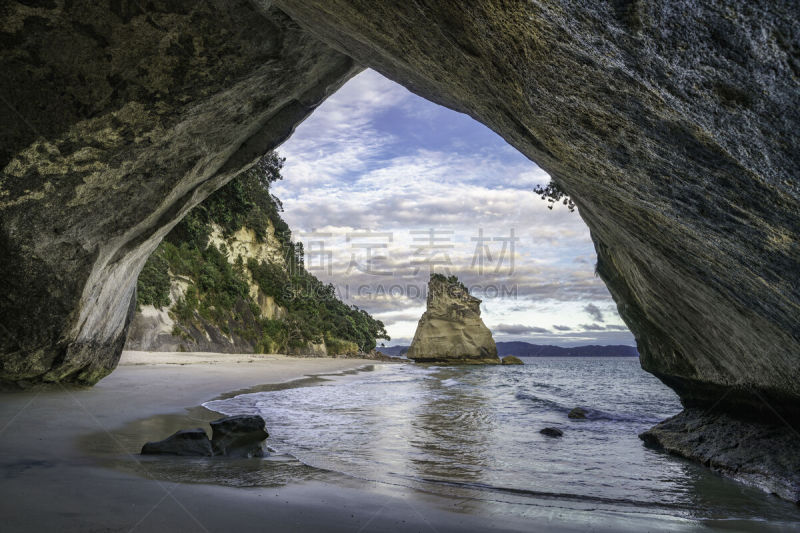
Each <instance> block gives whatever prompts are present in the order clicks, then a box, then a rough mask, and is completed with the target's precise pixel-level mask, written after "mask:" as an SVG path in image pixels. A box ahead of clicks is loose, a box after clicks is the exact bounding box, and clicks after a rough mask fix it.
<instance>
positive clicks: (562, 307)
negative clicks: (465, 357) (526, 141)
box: [273, 70, 634, 346]
mask: <svg viewBox="0 0 800 533" xmlns="http://www.w3.org/2000/svg"><path fill="white" fill-rule="evenodd" d="M279 152H280V153H281V154H282V155H283V156H285V157H286V165H285V167H284V171H283V175H284V180H283V181H282V182H279V183H277V184H276V185H275V186H274V189H273V192H274V193H275V194H276V196H278V197H279V198H280V199H281V200H282V202H283V205H284V208H285V212H284V218H285V219H286V221H287V222H288V224H289V226H290V227H291V228H292V231H293V234H294V238H295V240H297V241H301V242H303V244H304V246H305V249H306V267H307V268H308V269H309V270H310V271H311V272H312V273H314V274H315V275H316V276H317V277H319V278H320V279H322V280H323V281H326V282H330V283H333V284H334V285H335V286H336V287H337V291H338V293H339V295H340V296H341V297H342V298H343V299H345V300H346V301H348V303H352V304H356V305H358V306H359V307H362V308H364V309H366V310H367V311H369V312H370V313H372V314H373V315H374V316H375V317H376V318H379V319H380V320H383V322H384V323H385V324H386V326H387V330H388V332H389V334H390V335H391V336H392V341H391V342H390V343H389V344H408V343H409V342H410V340H411V338H412V337H413V335H414V330H415V328H416V324H417V321H418V320H419V317H420V316H421V314H422V312H423V311H424V310H425V300H424V287H425V286H426V283H427V279H428V276H429V274H430V271H431V270H434V271H436V272H442V273H445V274H447V273H450V274H456V275H458V276H459V278H461V279H462V281H464V282H465V283H466V285H467V286H468V287H470V289H471V292H472V293H473V294H474V295H475V296H477V297H479V298H481V299H482V300H483V303H482V304H481V310H482V316H483V320H484V322H485V323H486V324H487V326H489V328H490V329H491V330H492V332H493V334H494V337H495V340H497V341H504V340H527V341H530V342H534V343H541V344H545V343H547V344H557V345H563V346H570V345H577V344H590V343H591V344H631V345H632V344H634V341H633V336H632V335H631V334H630V332H629V331H628V330H627V328H626V327H625V326H624V324H623V322H622V321H621V319H620V318H619V316H618V314H617V311H616V306H615V305H614V302H613V301H612V299H611V296H610V295H609V293H608V290H607V289H606V287H605V285H604V284H603V283H602V281H600V279H599V278H597V277H596V276H595V274H594V265H595V261H596V257H595V253H594V247H593V246H592V243H591V239H590V238H589V230H588V229H587V228H586V226H585V224H584V223H583V222H582V220H581V219H580V216H579V215H578V213H577V212H574V213H570V212H569V211H568V210H567V209H566V208H564V207H561V206H557V207H556V208H555V209H553V210H552V211H551V210H549V209H547V203H546V202H544V201H543V200H541V199H540V198H539V197H538V196H536V195H535V194H534V193H533V187H534V186H535V185H536V184H544V183H547V181H549V177H548V175H547V174H546V173H545V172H544V171H543V170H541V169H540V168H539V167H537V166H536V165H535V164H534V163H532V162H531V161H529V160H528V159H527V158H526V157H525V156H523V155H522V154H520V153H519V152H517V151H516V150H515V149H514V148H512V147H511V146H509V145H508V144H507V143H506V142H505V141H504V140H503V139H502V138H500V137H499V136H498V135H496V134H495V133H494V132H492V131H491V130H489V129H488V128H486V127H485V126H483V125H482V124H480V123H478V122H476V121H474V120H472V119H471V118H470V117H468V116H466V115H462V114H460V113H456V112H454V111H451V110H449V109H447V108H444V107H441V106H438V105H436V104H433V103H431V102H428V101H427V100H424V99H422V98H420V97H418V96H416V95H414V94H412V93H410V92H409V91H407V90H406V89H405V88H403V87H401V86H400V85H397V84H395V83H394V82H392V81H390V80H387V79H386V78H383V77H382V76H381V75H379V74H377V73H376V72H374V71H371V70H367V71H365V72H363V73H361V74H359V75H358V76H356V77H355V78H353V79H352V80H350V81H349V82H348V83H347V84H346V85H345V86H344V87H343V88H342V89H340V90H339V91H338V92H337V93H336V94H334V95H333V96H332V97H331V98H329V99H328V100H326V101H325V102H324V103H323V104H322V105H321V106H320V107H319V108H318V109H317V110H316V111H315V112H314V114H312V116H311V117H309V118H308V119H307V120H306V121H305V122H303V123H302V124H300V126H298V128H297V131H296V132H295V134H294V135H293V136H292V137H291V138H290V139H289V140H288V141H287V142H286V143H284V144H283V145H282V146H281V147H280V149H279Z"/></svg>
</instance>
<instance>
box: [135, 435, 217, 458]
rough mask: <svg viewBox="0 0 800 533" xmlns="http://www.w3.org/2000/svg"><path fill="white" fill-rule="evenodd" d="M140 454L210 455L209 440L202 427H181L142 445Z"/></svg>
mask: <svg viewBox="0 0 800 533" xmlns="http://www.w3.org/2000/svg"><path fill="white" fill-rule="evenodd" d="M142 455H192V456H203V457H211V456H212V455H214V452H213V451H212V449H211V441H210V440H208V435H206V432H205V430H203V429H202V428H195V429H182V430H180V431H176V432H175V433H173V434H172V435H170V436H169V437H167V438H166V439H164V440H159V441H155V442H148V443H146V444H145V445H144V446H142Z"/></svg>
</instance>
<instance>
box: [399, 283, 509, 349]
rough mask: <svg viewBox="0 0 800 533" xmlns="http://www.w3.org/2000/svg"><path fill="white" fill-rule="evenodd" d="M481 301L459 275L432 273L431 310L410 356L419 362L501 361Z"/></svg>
mask: <svg viewBox="0 0 800 533" xmlns="http://www.w3.org/2000/svg"><path fill="white" fill-rule="evenodd" d="M480 305H481V301H480V299H478V298H475V297H474V296H471V295H470V294H469V291H468V290H467V288H466V287H465V286H464V284H463V283H461V282H460V281H459V280H458V278H457V277H455V276H450V277H445V276H443V275H442V274H431V279H430V281H429V282H428V301H427V310H426V311H425V312H424V313H423V314H422V318H420V319H419V324H417V331H416V333H414V340H413V341H412V342H411V347H410V348H409V349H408V354H407V356H408V358H409V359H413V360H414V361H416V362H418V363H449V364H469V365H473V364H499V363H500V358H499V357H498V356H497V346H495V344H494V339H492V332H491V331H489V328H487V327H486V325H485V324H484V323H483V320H481V309H480Z"/></svg>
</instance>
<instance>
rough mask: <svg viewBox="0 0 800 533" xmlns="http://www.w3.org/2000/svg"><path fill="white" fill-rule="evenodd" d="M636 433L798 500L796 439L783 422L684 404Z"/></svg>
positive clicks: (658, 445) (798, 449)
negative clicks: (675, 412) (680, 409)
mask: <svg viewBox="0 0 800 533" xmlns="http://www.w3.org/2000/svg"><path fill="white" fill-rule="evenodd" d="M639 437H640V438H641V439H642V440H643V441H644V442H645V443H646V444H647V445H649V446H653V447H656V448H661V449H664V450H666V451H668V452H669V453H671V454H674V455H679V456H681V457H685V458H687V459H692V460H694V461H698V462H700V463H702V464H704V465H706V466H708V467H709V468H711V469H712V470H715V471H717V472H719V473H721V474H725V475H727V476H729V477H733V478H734V479H737V480H739V481H742V482H744V483H747V484H749V485H753V486H755V487H758V488H761V489H762V490H765V491H767V492H771V493H773V494H777V495H778V496H780V497H782V498H784V499H786V500H789V501H793V502H795V503H800V477H798V472H800V443H798V434H797V432H796V431H794V430H793V429H792V428H791V427H789V426H788V425H787V424H781V423H778V424H764V423H760V422H755V421H742V420H738V419H736V418H733V417H731V416H730V415H727V414H725V413H720V412H712V413H709V412H707V411H706V410H702V409H687V410H685V411H683V412H682V413H680V414H678V415H677V416H674V417H672V418H670V419H669V420H665V421H664V422H662V423H660V424H658V425H657V426H655V427H654V428H652V429H650V430H649V431H646V432H644V433H642V434H641V435H639Z"/></svg>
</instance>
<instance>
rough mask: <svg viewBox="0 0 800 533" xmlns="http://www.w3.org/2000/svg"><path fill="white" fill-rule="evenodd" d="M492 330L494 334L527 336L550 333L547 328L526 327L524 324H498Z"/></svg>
mask: <svg viewBox="0 0 800 533" xmlns="http://www.w3.org/2000/svg"><path fill="white" fill-rule="evenodd" d="M491 329H492V332H493V333H498V334H508V335H526V334H530V333H550V330H548V329H546V328H538V327H536V326H524V325H522V324H498V325H496V326H494V327H493V328H491Z"/></svg>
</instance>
